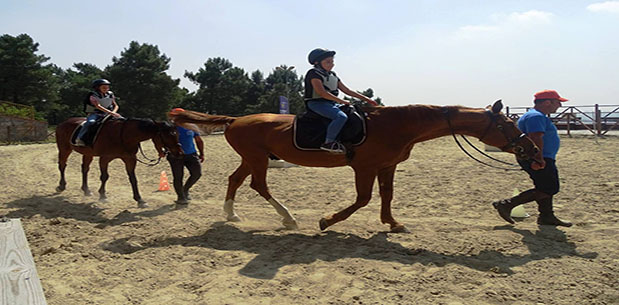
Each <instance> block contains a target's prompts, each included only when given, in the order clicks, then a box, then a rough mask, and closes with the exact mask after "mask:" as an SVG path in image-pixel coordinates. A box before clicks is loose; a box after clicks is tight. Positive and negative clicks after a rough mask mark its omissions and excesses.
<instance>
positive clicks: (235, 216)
mask: <svg viewBox="0 0 619 305" xmlns="http://www.w3.org/2000/svg"><path fill="white" fill-rule="evenodd" d="M227 219H228V221H232V222H241V217H239V215H236V214H234V215H232V216H228V218H227Z"/></svg>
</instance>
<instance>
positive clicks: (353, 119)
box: [293, 105, 366, 150]
mask: <svg viewBox="0 0 619 305" xmlns="http://www.w3.org/2000/svg"><path fill="white" fill-rule="evenodd" d="M305 109H306V111H305V112H304V113H302V114H299V115H297V116H296V117H295V118H294V124H293V139H294V146H296V147H297V148H298V149H301V150H320V145H322V143H324V141H325V138H326V136H327V127H328V126H329V123H331V120H330V119H328V118H325V117H323V116H321V115H319V114H318V113H316V112H314V111H312V110H310V109H309V108H307V107H306V108H305ZM340 109H341V110H342V111H343V112H344V113H346V115H348V120H346V124H344V127H343V128H342V130H341V131H340V134H339V135H338V137H337V140H338V141H340V142H341V143H342V144H344V146H346V147H347V148H348V147H350V146H356V145H361V143H363V141H365V137H366V127H365V113H364V112H363V110H361V108H360V107H359V106H354V107H353V106H348V105H345V106H342V107H340Z"/></svg>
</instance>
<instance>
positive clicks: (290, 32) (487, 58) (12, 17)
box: [0, 0, 619, 107]
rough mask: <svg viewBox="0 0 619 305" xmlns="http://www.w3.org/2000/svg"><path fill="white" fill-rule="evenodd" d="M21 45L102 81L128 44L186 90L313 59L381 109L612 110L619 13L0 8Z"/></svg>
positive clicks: (21, 2)
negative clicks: (22, 38)
mask: <svg viewBox="0 0 619 305" xmlns="http://www.w3.org/2000/svg"><path fill="white" fill-rule="evenodd" d="M22 33H26V34H28V35H30V36H31V37H32V38H33V39H34V40H35V41H36V42H38V43H39V44H40V46H39V54H44V55H46V56H48V57H51V59H50V61H49V62H50V63H54V64H56V65H58V66H60V67H62V68H65V69H66V68H69V67H71V66H72V65H73V64H74V63H79V62H83V63H91V64H94V65H96V66H98V67H100V68H105V66H107V65H109V64H111V63H112V57H114V56H116V57H118V56H120V53H121V52H122V51H123V50H124V49H125V48H127V47H128V46H129V43H130V42H131V41H134V40H135V41H138V42H140V43H149V44H154V45H157V46H158V47H159V50H160V51H161V52H162V53H164V54H166V56H168V57H170V58H171V62H170V70H169V71H168V73H169V74H170V75H171V76H172V77H174V78H179V79H181V86H182V87H186V88H188V89H189V90H191V91H193V90H195V89H196V86H195V85H194V84H192V83H191V82H190V81H189V80H188V79H186V78H184V77H183V74H184V72H185V71H190V72H196V71H197V70H198V69H199V68H200V67H202V66H203V65H204V62H205V61H206V60H207V59H208V58H213V57H223V58H226V59H228V60H230V61H231V62H232V64H233V65H235V66H237V67H240V68H243V69H244V70H245V71H246V72H248V73H251V72H252V71H255V70H257V69H258V70H260V71H262V72H263V73H264V74H265V76H266V75H268V74H269V73H270V72H271V71H272V70H273V69H274V68H275V67H277V66H279V65H287V66H294V67H295V71H296V72H297V74H298V75H300V76H301V75H304V74H305V72H306V71H307V70H308V69H309V68H310V65H309V63H308V62H307V54H308V53H309V52H310V51H311V50H312V49H314V48H317V47H322V48H328V49H332V50H335V51H336V52H337V54H336V56H335V64H336V65H335V68H334V71H336V72H337V74H338V76H339V77H340V78H341V79H342V81H343V82H344V83H345V84H346V85H347V86H348V87H349V88H351V89H353V90H357V91H362V90H365V89H367V88H372V89H373V90H374V92H375V94H376V95H377V96H379V97H381V99H382V101H383V103H384V104H386V105H407V104H436V105H464V106H470V107H484V106H486V105H488V104H491V103H492V102H493V101H495V100H497V99H502V100H503V102H504V104H506V105H509V106H530V105H532V100H533V94H534V93H535V92H537V91H539V90H544V89H555V90H557V91H558V92H559V93H560V94H561V95H562V96H564V97H566V98H568V99H570V101H569V102H568V103H570V104H571V105H592V104H607V105H608V104H612V105H617V104H619V1H595V0H594V1H587V0H580V1H575V0H549V1H540V0H536V1H533V0H520V1H501V0H497V1H487V0H483V1H481V0H480V1H477V0H471V1H464V0H462V1H455V0H420V1H392V0H382V1H369V0H341V1H338V0H330V1H323V0H312V1H266V0H254V1H237V0H226V1H210V0H203V1H197V0H177V1H163V0H161V1H156V0H152V1H142V0H137V1H120V0H107V1H63V0H57V1H40V0H36V1H31V0H18V1H13V0H0V35H2V34H10V35H18V34H22ZM0 69H1V67H0Z"/></svg>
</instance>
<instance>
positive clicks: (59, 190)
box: [56, 185, 65, 193]
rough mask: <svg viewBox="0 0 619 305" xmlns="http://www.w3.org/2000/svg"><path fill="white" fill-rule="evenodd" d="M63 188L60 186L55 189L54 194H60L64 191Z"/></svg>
mask: <svg viewBox="0 0 619 305" xmlns="http://www.w3.org/2000/svg"><path fill="white" fill-rule="evenodd" d="M64 188H65V187H64V186H60V185H59V186H57V187H56V192H58V193H60V192H62V191H64Z"/></svg>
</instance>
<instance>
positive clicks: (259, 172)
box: [249, 154, 298, 229]
mask: <svg viewBox="0 0 619 305" xmlns="http://www.w3.org/2000/svg"><path fill="white" fill-rule="evenodd" d="M268 162H269V161H268V158H267V154H265V155H264V158H260V159H254V160H252V163H249V164H251V184H250V187H251V188H252V189H254V190H256V191H257V192H258V194H260V196H262V197H263V198H264V199H266V200H267V201H268V202H269V203H270V204H271V205H272V206H273V207H274V208H275V211H277V214H279V215H281V216H282V217H284V219H283V221H282V223H283V224H284V226H285V227H286V229H297V228H298V225H297V220H296V219H295V218H294V217H292V215H291V214H290V211H288V208H286V207H285V206H284V205H283V204H281V203H280V202H279V201H277V199H275V198H273V196H271V194H270V193H269V188H268V187H267V182H266V177H267V166H268Z"/></svg>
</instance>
